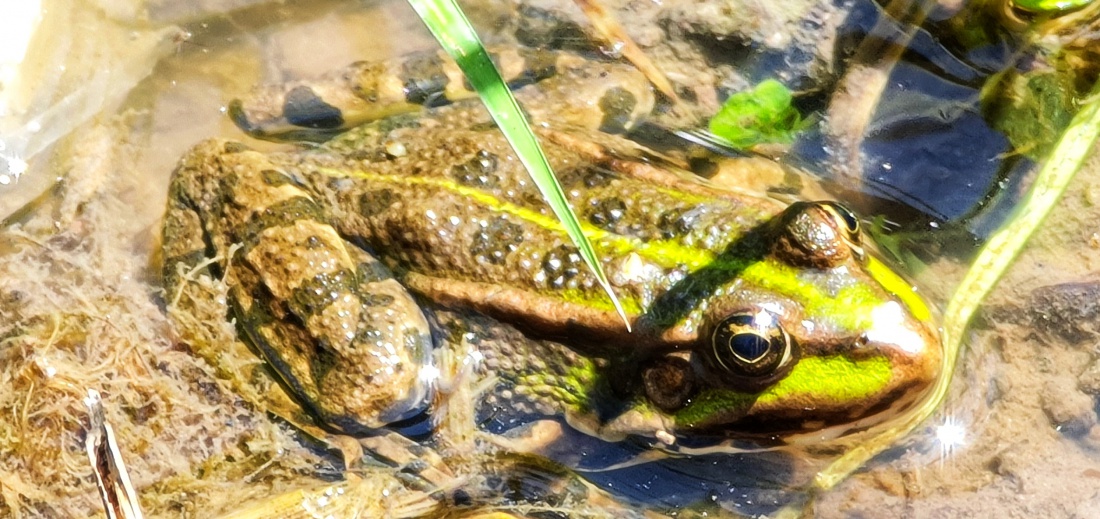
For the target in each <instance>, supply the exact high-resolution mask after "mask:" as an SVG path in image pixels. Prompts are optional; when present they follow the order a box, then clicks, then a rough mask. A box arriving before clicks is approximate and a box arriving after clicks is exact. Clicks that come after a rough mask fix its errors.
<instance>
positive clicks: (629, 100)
mask: <svg viewBox="0 0 1100 519" xmlns="http://www.w3.org/2000/svg"><path fill="white" fill-rule="evenodd" d="M490 55H491V57H492V58H493V62H494V63H495V64H496V65H497V68H498V69H499V70H500V71H501V74H502V76H503V77H504V80H505V82H507V83H508V85H509V87H510V88H513V89H517V88H521V87H524V86H526V85H529V84H532V83H540V84H541V83H542V82H543V81H544V80H548V79H549V80H551V81H550V83H555V81H556V83H555V84H554V85H553V86H549V87H548V88H547V90H548V91H552V90H555V89H560V90H561V93H560V94H559V95H556V96H554V98H553V99H551V100H549V101H546V100H543V99H542V98H541V97H542V96H538V95H535V96H533V97H532V99H530V100H529V101H525V102H523V104H524V106H525V108H527V109H528V110H529V112H531V115H532V116H533V117H535V118H536V119H539V120H546V121H550V120H553V121H554V122H560V121H561V120H562V119H563V118H564V119H567V121H566V122H567V124H576V125H581V126H584V127H592V128H596V127H597V126H600V124H601V123H605V122H607V121H611V122H614V123H615V124H611V125H605V126H607V128H606V129H607V130H611V131H613V132H616V133H618V132H619V131H622V130H623V129H625V128H628V127H629V126H630V125H632V124H633V123H634V121H636V120H638V119H640V118H642V117H644V116H645V115H648V114H649V112H650V111H651V110H652V108H653V103H654V99H653V93H652V89H651V88H650V86H649V84H648V83H647V82H646V80H645V78H644V76H642V75H641V74H640V73H638V72H637V71H636V70H634V69H633V68H631V67H630V66H629V65H625V64H621V63H609V62H592V61H589V60H586V59H584V58H582V57H581V56H578V55H575V54H570V53H567V52H554V51H539V50H530V49H522V48H521V49H498V50H495V51H493V52H491V53H490ZM559 78H565V79H564V80H561V79H559ZM525 90H526V89H525ZM597 90H599V91H597ZM475 95H476V92H474V91H473V90H472V89H471V86H470V84H469V83H468V82H467V81H466V79H465V76H464V75H463V73H462V71H461V70H460V69H459V68H458V65H457V64H455V62H454V61H453V60H451V58H449V57H448V56H446V55H445V54H443V53H442V52H430V53H419V54H414V55H412V56H407V57H403V58H398V59H393V60H387V61H378V62H358V63H354V64H352V65H350V66H348V67H346V68H344V69H342V70H339V71H336V72H334V73H331V74H328V75H325V76H322V77H319V78H315V79H310V80H304V81H295V82H289V83H286V84H282V85H272V86H266V87H262V88H258V89H256V90H254V91H253V92H251V93H250V94H249V95H248V96H247V97H245V98H244V99H239V100H234V101H233V102H231V103H230V105H229V114H230V116H231V117H232V118H233V121H234V122H236V124H237V126H238V127H240V128H241V130H243V131H245V132H246V133H248V134H249V135H251V136H253V137H256V138H260V139H269V140H305V141H324V140H327V139H329V138H330V137H332V136H333V135H335V134H337V133H339V132H341V131H344V130H347V129H350V128H354V127H356V126H359V125H361V124H364V123H367V122H370V121H377V120H381V119H384V118H387V117H390V116H392V115H396V114H402V113H410V112H416V111H419V110H421V109H422V108H432V107H436V106H442V105H446V104H450V103H452V102H455V101H459V100H463V99H468V98H472V97H474V96H475ZM520 97H521V98H522V97H523V96H522V95H521V96H520ZM521 101H522V99H521ZM563 107H583V108H584V110H578V109H576V108H573V109H568V110H565V109H563ZM593 107H598V110H593V109H592V108H593ZM540 109H542V110H544V111H546V112H547V115H546V116H545V117H543V116H541V114H539V113H536V112H537V111H539V110H540ZM601 111H602V112H603V113H605V114H609V115H606V116H598V117H597V118H596V119H595V121H594V122H593V121H590V119H592V117H593V114H599V113H600V112H601ZM574 112H576V113H584V114H585V116H584V120H582V121H572V120H571V119H572V117H573V115H574Z"/></svg>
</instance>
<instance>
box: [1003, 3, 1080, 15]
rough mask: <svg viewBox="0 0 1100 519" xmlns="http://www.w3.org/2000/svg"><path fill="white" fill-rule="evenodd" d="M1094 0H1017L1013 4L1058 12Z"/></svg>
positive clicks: (1025, 7) (1047, 11)
mask: <svg viewBox="0 0 1100 519" xmlns="http://www.w3.org/2000/svg"><path fill="white" fill-rule="evenodd" d="M1092 2H1093V0H1016V1H1014V2H1012V5H1013V6H1015V7H1019V8H1020V9H1023V10H1025V11H1029V12H1032V13H1042V14H1058V13H1062V12H1065V11H1070V10H1073V9H1080V8H1082V7H1085V6H1086V5H1089V4H1091V3H1092Z"/></svg>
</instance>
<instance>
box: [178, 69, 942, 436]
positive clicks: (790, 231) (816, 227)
mask: <svg viewBox="0 0 1100 519" xmlns="http://www.w3.org/2000/svg"><path fill="white" fill-rule="evenodd" d="M497 61H498V63H501V64H502V65H503V67H502V68H504V69H505V72H506V73H507V74H508V77H509V78H511V80H512V82H513V83H515V84H526V86H522V88H520V89H519V90H518V91H517V96H518V97H519V98H520V100H521V104H522V105H523V106H524V107H525V110H526V111H527V113H528V114H529V115H530V117H531V118H532V120H533V121H534V127H535V128H536V133H537V134H538V137H539V139H540V141H541V143H542V145H543V147H544V149H545V151H546V154H547V157H548V159H549V161H550V164H551V166H552V167H553V169H554V170H555V172H556V173H557V175H558V177H559V179H560V182H561V185H562V187H563V189H564V192H565V193H566V195H567V196H568V198H569V202H570V204H571V205H572V207H573V208H574V210H575V211H576V213H577V215H578V217H579V218H580V220H581V222H582V225H583V228H584V232H585V234H586V235H587V237H588V239H589V240H590V241H591V242H592V244H593V245H594V247H595V250H596V252H597V253H598V255H599V257H600V261H601V262H602V265H603V268H604V270H605V272H606V273H607V275H608V278H609V280H610V283H611V286H612V287H613V289H614V291H615V293H616V294H617V296H618V298H619V299H620V301H621V302H622V305H623V307H624V309H625V312H626V317H627V321H628V322H624V321H623V319H622V318H621V317H620V316H619V315H618V314H617V313H616V310H615V308H614V307H613V305H612V304H611V302H610V301H609V300H608V299H607V296H606V294H605V293H604V292H603V290H602V289H601V286H600V284H599V283H598V282H597V280H596V279H595V277H594V276H593V275H592V273H591V272H589V270H588V269H587V268H586V267H585V264H584V263H583V261H582V260H581V257H580V255H579V253H578V251H577V249H576V248H575V247H574V246H573V245H572V244H571V243H570V241H569V239H568V238H567V236H566V233H565V232H564V230H563V229H562V227H561V225H560V224H559V223H558V222H557V220H556V219H555V218H554V216H553V214H552V213H551V212H550V210H549V208H548V206H547V205H546V204H545V203H544V202H543V201H542V198H541V196H540V195H539V192H538V191H537V189H536V188H535V186H534V184H533V183H532V181H531V180H530V179H529V177H528V175H527V173H526V171H525V170H524V168H523V166H522V165H521V164H520V162H519V160H518V159H517V158H516V157H515V156H514V154H513V153H512V151H511V149H510V147H509V145H508V143H507V142H506V141H505V139H504V137H503V136H502V135H501V134H500V133H499V131H498V130H497V129H496V127H495V126H494V124H493V123H492V122H491V120H490V118H489V116H488V114H487V113H486V112H485V111H484V109H483V108H482V107H481V106H480V104H479V103H477V101H476V100H474V101H461V100H460V98H462V97H466V96H468V95H469V92H467V91H466V88H467V87H466V85H465V84H464V82H463V80H462V76H461V73H460V72H458V69H457V68H456V67H455V66H454V64H453V63H451V62H449V61H447V60H446V59H443V58H441V57H437V56H435V55H432V56H427V57H424V56H421V57H418V58H415V59H412V60H411V61H404V62H401V63H381V64H378V63H374V64H369V63H360V64H356V65H353V66H352V67H350V68H348V69H346V70H342V71H339V72H337V73H334V74H332V75H329V76H326V77H324V78H320V79H318V80H314V81H303V82H297V83H291V84H287V85H280V86H276V87H269V88H264V89H261V90H258V91H257V92H256V93H255V94H254V95H253V96H252V97H250V98H249V99H247V100H245V101H239V102H234V104H233V105H232V106H231V110H230V111H231V114H232V115H233V117H234V118H235V119H236V120H237V122H238V124H239V125H240V126H241V127H242V128H243V129H245V130H246V131H247V132H248V133H250V134H251V135H253V136H257V137H265V138H280V137H284V138H285V137H289V138H292V139H296V140H303V139H311V140H322V141H323V142H321V143H320V144H311V145H303V146H298V147H292V148H289V149H283V150H280V151H275V152H261V151H257V150H254V149H252V148H250V147H249V146H247V145H245V144H242V143H239V142H233V141H223V140H211V141H207V142H204V143H201V144H199V145H198V146H196V147H195V148H194V149H192V150H191V151H190V152H189V153H188V154H187V155H186V156H185V157H184V158H183V159H182V160H181V162H180V163H179V166H178V168H177V169H176V171H175V173H174V175H173V178H172V181H171V187H170V194H169V199H168V209H167V216H166V220H165V225H164V232H163V253H164V258H165V271H166V278H167V281H166V283H167V284H168V286H169V288H170V289H171V288H172V287H174V286H176V285H177V284H178V283H180V277H179V276H177V275H176V274H175V273H177V272H179V271H180V270H178V269H179V266H178V264H179V263H183V264H185V265H187V266H188V267H192V266H201V265H203V264H204V262H205V263H210V262H209V261H207V258H215V257H216V258H218V259H219V260H218V261H216V262H213V264H212V265H211V266H210V268H211V269H212V270H213V273H214V274H216V275H218V276H221V277H223V278H224V279H225V280H226V282H227V284H228V286H229V299H230V301H229V303H230V305H229V306H230V307H231V309H232V315H230V316H227V317H230V318H233V319H235V320H236V323H237V326H238V329H239V331H240V334H241V335H242V336H243V337H244V338H246V340H247V341H248V342H249V343H250V344H251V345H252V346H254V348H255V350H256V351H257V352H259V353H260V354H261V355H262V357H263V358H264V360H265V361H266V362H267V363H268V364H269V365H270V367H271V368H272V371H274V372H275V373H277V375H278V377H279V378H280V379H281V382H282V383H283V384H284V385H285V387H287V388H288V389H289V390H290V391H291V392H292V393H293V394H294V395H295V397H296V398H297V400H298V401H299V403H300V404H301V405H302V406H303V407H304V408H305V409H307V410H308V411H309V412H310V413H311V414H312V415H313V416H314V417H315V419H316V420H317V421H318V422H319V423H321V424H323V425H324V426H325V427H327V428H329V429H332V430H335V431H337V432H340V433H346V434H351V435H363V434H370V433H371V432H372V431H375V430H376V429H378V428H380V427H385V426H386V425H387V424H392V423H393V422H395V421H400V420H403V419H406V418H408V417H410V416H413V415H416V414H417V413H421V412H423V411H424V410H425V409H426V408H428V407H431V406H432V405H433V403H434V402H437V401H438V400H439V391H436V390H435V389H434V388H435V387H436V386H437V384H438V382H439V380H438V374H439V369H438V367H437V366H436V365H435V364H434V362H435V360H433V359H434V357H435V355H436V353H437V352H436V350H437V344H439V343H440V342H441V341H443V340H451V341H452V342H453V341H455V340H458V341H459V342H463V341H464V342H465V343H467V344H469V345H471V351H469V352H468V360H469V361H470V362H471V364H472V367H471V373H472V374H473V375H474V376H478V377H479V378H480V379H482V380H484V381H486V383H487V384H488V387H489V389H488V390H487V391H486V392H485V394H484V396H483V397H482V398H483V402H482V410H483V412H485V413H490V414H491V413H494V412H501V411H509V412H517V413H519V414H524V415H532V414H533V415H537V416H545V417H558V418H563V419H564V420H565V422H567V423H568V424H569V425H570V426H572V427H573V428H575V429H576V430H578V431H581V432H584V433H587V434H591V435H595V436H598V437H599V438H602V439H604V440H607V441H618V440H622V439H624V438H637V439H642V440H645V441H649V442H650V443H651V444H652V445H654V446H656V447H661V448H667V449H674V448H676V446H677V444H678V442H682V441H683V440H685V439H691V440H692V441H693V442H694V441H695V440H698V439H700V438H715V439H718V440H723V441H725V440H737V441H741V440H748V441H752V442H757V443H761V444H767V445H776V444H784V443H791V442H796V441H817V440H820V439H822V438H834V437H839V436H843V435H845V434H847V433H850V432H855V431H862V430H866V429H867V428H868V427H871V426H872V425H874V424H877V423H881V422H883V421H884V420H887V419H889V418H890V417H891V416H894V415H896V414H898V413H901V412H903V411H904V410H906V409H908V408H910V407H911V406H913V405H914V404H915V403H917V402H918V401H920V399H921V396H922V395H923V394H924V393H925V392H926V390H927V388H928V387H929V386H930V384H931V383H932V382H933V381H934V380H935V379H936V377H937V376H938V373H939V369H940V365H941V357H942V352H941V346H940V343H939V339H938V334H937V329H936V325H935V324H934V322H933V317H932V315H931V312H930V311H929V309H928V307H927V306H926V305H925V303H924V302H923V301H922V300H921V298H920V297H918V296H917V294H916V293H915V292H914V291H913V289H912V288H911V287H910V285H909V284H908V283H907V282H905V281H903V280H902V279H901V278H900V277H899V276H897V275H896V274H895V273H893V272H892V271H891V270H890V269H888V268H887V267H886V266H884V264H883V263H882V262H880V261H879V260H878V259H876V258H875V256H874V254H873V247H871V246H870V245H871V244H869V243H867V242H866V238H865V236H864V235H863V233H862V232H861V229H860V223H859V220H858V219H857V217H856V216H854V215H853V214H852V213H851V212H850V211H848V210H847V209H846V208H845V207H844V206H842V205H841V204H839V203H836V202H831V201H817V202H807V201H795V202H794V203H785V202H782V201H779V200H777V199H775V198H773V197H769V196H766V195H764V194H758V193H747V192H742V191H738V190H735V189H727V188H720V187H717V186H714V185H711V184H710V183H708V182H707V181H706V180H703V179H701V178H699V177H697V176H694V175H692V174H690V173H688V172H686V171H684V170H683V169H681V168H680V167H678V166H677V165H676V163H675V161H674V160H672V159H669V158H667V157H663V156H661V155H660V154H658V153H656V152H652V151H650V150H648V149H646V148H644V147H642V146H641V145H638V144H636V143H634V142H632V141H630V140H628V139H626V138H624V137H622V136H620V135H617V133H621V132H623V131H625V130H628V129H629V128H630V127H631V126H632V125H633V124H635V122H636V121H637V120H638V119H639V118H640V117H643V116H644V115H645V114H646V113H648V112H649V111H650V110H651V109H652V107H653V104H654V95H653V93H652V92H651V89H650V86H649V85H648V84H647V83H646V82H645V80H644V79H643V78H642V77H641V75H640V74H639V73H637V72H636V71H634V70H633V69H631V68H630V67H628V66H626V65H624V64H620V63H609V62H593V61H589V60H585V59H581V58H578V57H576V56H571V55H561V54H557V55H550V56H549V57H548V56H547V55H544V54H535V53H529V52H526V51H513V52H511V53H507V54H506V55H501V56H498V57H497ZM513 62H517V63H518V65H514V66H513V65H509V64H510V63H513ZM509 71H510V72H509ZM426 105H429V106H431V107H430V108H425V106H426ZM456 315H457V316H459V317H461V316H466V318H464V319H463V318H455V316H456ZM440 316H448V317H447V319H443V318H441V317H440ZM456 322H457V323H460V324H455V323H456ZM463 323H464V324H463ZM485 336H489V338H488V339H486V338H485ZM433 395H434V396H433Z"/></svg>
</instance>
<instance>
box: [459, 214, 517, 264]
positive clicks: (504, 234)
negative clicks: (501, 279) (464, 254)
mask: <svg viewBox="0 0 1100 519" xmlns="http://www.w3.org/2000/svg"><path fill="white" fill-rule="evenodd" d="M522 242H523V226H521V225H519V224H516V223H513V222H510V221H508V219H507V218H505V217H497V218H493V219H491V220H489V222H488V224H487V225H486V226H485V227H484V228H482V229H481V230H480V231H478V232H477V233H476V234H474V237H473V243H471V244H470V249H471V252H473V255H474V257H475V258H478V259H479V260H483V261H487V262H489V263H492V264H493V265H503V264H504V262H505V261H507V260H508V256H509V255H511V254H512V253H513V252H515V250H516V249H517V248H519V244H520V243H522Z"/></svg>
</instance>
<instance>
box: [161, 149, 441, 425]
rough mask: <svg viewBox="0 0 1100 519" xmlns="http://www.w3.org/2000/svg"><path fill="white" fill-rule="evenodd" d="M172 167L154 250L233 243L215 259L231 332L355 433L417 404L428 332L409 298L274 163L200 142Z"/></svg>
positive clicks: (175, 252)
mask: <svg viewBox="0 0 1100 519" xmlns="http://www.w3.org/2000/svg"><path fill="white" fill-rule="evenodd" d="M174 175H175V176H174V177H173V181H172V188H171V191H172V201H171V202H170V205H171V207H170V210H169V218H168V219H167V220H166V226H165V237H166V239H165V257H166V258H170V260H169V261H171V258H184V259H186V260H187V261H191V262H192V263H191V264H194V262H195V261H198V258H199V257H204V255H206V254H209V253H211V252H213V253H214V254H217V255H219V256H221V257H223V258H225V257H227V256H228V255H229V249H230V247H233V246H234V245H236V244H239V247H240V249H239V251H238V252H236V253H235V255H234V257H233V258H232V262H229V261H226V260H222V262H220V264H219V268H220V269H221V270H222V274H223V275H224V277H225V281H226V284H227V285H228V286H229V299H230V306H231V307H233V309H234V311H235V314H236V318H237V321H238V328H239V330H240V332H241V335H242V336H245V337H247V338H248V340H249V342H250V343H251V344H252V345H253V346H254V347H255V348H256V349H257V350H258V351H259V352H260V353H261V354H262V355H263V356H264V358H265V359H266V360H267V361H268V363H269V364H270V365H271V366H272V368H273V369H274V371H275V372H277V373H278V375H279V376H280V378H281V379H282V382H283V383H284V384H285V385H286V386H287V387H288V388H289V389H290V390H291V392H292V393H294V395H295V396H296V397H297V398H298V399H299V401H300V402H301V403H303V404H304V405H305V407H306V408H307V409H309V410H310V411H311V412H313V414H315V415H316V416H317V417H318V418H319V419H320V421H321V422H322V423H324V424H327V425H329V426H330V427H333V428H335V429H338V430H341V431H344V432H352V433H355V432H360V433H361V432H364V431H366V430H369V429H373V428H376V427H379V426H381V425H384V424H385V423H388V422H391V421H394V420H397V419H401V418H403V417H405V416H406V415H408V414H410V413H412V412H415V411H417V410H418V409H419V408H421V407H422V406H423V405H424V404H425V402H426V400H427V395H428V393H429V386H430V380H429V379H428V378H427V377H424V376H422V374H423V373H424V368H425V366H426V365H427V364H428V360H429V358H430V354H431V336H430V331H429V329H428V325H427V322H426V320H425V319H424V316H423V314H422V313H421V312H420V309H419V307H418V306H417V305H416V303H415V302H414V301H413V299H412V297H411V296H410V295H409V294H408V293H407V292H406V291H405V289H404V288H403V287H402V286H401V285H400V284H399V283H398V282H397V281H396V280H394V279H393V277H392V275H391V274H390V272H389V271H388V270H387V269H386V268H385V267H383V266H382V265H381V264H380V263H379V262H378V261H377V260H375V259H374V258H372V257H371V256H369V255H367V254H366V253H365V252H363V251H361V250H359V249H357V248H355V247H354V246H352V245H351V244H349V243H347V242H346V241H345V240H344V239H343V238H342V237H341V236H340V235H339V234H337V232H336V231H335V229H333V227H332V226H331V225H330V224H329V221H328V216H327V215H326V213H325V211H324V209H323V208H322V207H321V205H320V204H318V203H317V202H316V201H314V200H313V199H312V198H311V197H310V196H309V194H308V193H306V192H305V191H304V190H303V189H302V188H301V187H299V186H298V185H297V184H296V183H295V182H294V181H293V180H292V179H291V178H290V177H289V176H288V175H286V174H285V173H284V172H283V171H282V169H281V168H280V166H279V165H277V164H275V163H273V162H272V161H271V160H270V159H268V158H267V157H266V156H265V155H263V154H261V153H258V152H255V151H251V150H248V149H246V148H245V147H243V146H241V145H239V144H236V143H223V142H218V141H209V142H206V143H203V144H200V145H199V146H198V147H196V149H194V150H192V152H191V153H190V154H188V155H187V156H186V157H185V158H184V159H183V160H182V161H181V164H180V167H179V168H178V169H177V171H176V172H175V174H174ZM196 231H197V232H196ZM199 251H202V252H201V253H200V252H199ZM166 270H167V269H166ZM170 282H171V279H170Z"/></svg>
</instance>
